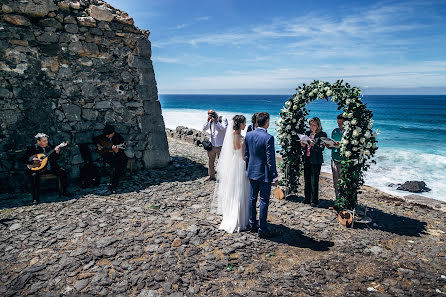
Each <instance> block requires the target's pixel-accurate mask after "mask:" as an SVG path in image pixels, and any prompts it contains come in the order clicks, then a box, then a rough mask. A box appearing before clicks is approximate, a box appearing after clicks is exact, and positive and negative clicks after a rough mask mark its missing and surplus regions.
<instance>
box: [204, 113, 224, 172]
mask: <svg viewBox="0 0 446 297" xmlns="http://www.w3.org/2000/svg"><path fill="white" fill-rule="evenodd" d="M227 127H228V120H227V119H226V118H224V117H222V116H219V115H218V114H217V113H216V112H215V111H214V110H212V109H210V110H209V111H208V119H207V121H206V123H205V124H204V125H203V132H205V131H207V130H209V131H210V134H211V144H212V149H211V150H209V151H208V158H209V169H208V174H209V175H208V176H207V177H206V181H209V180H215V160H216V159H217V158H218V157H219V156H220V152H221V147H222V145H223V140H224V139H225V133H226V128H227Z"/></svg>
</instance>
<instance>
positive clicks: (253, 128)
mask: <svg viewBox="0 0 446 297" xmlns="http://www.w3.org/2000/svg"><path fill="white" fill-rule="evenodd" d="M258 114H259V113H258V112H256V113H255V114H253V115H252V117H251V123H252V124H251V125H249V126H248V129H247V131H246V133H248V132H251V131H253V130H255V129H256V128H257V124H256V118H257V115H258Z"/></svg>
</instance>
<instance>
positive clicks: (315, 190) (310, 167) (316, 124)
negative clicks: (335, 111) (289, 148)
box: [301, 117, 327, 207]
mask: <svg viewBox="0 0 446 297" xmlns="http://www.w3.org/2000/svg"><path fill="white" fill-rule="evenodd" d="M309 124H310V131H307V132H305V135H307V136H308V137H310V139H311V141H309V143H307V142H305V143H304V142H301V145H302V147H304V179H305V200H304V203H306V204H310V203H311V206H315V207H317V206H318V204H319V175H320V173H321V166H322V163H324V159H323V156H322V152H323V150H324V148H325V146H324V144H323V142H322V140H321V137H327V133H325V132H323V131H322V124H321V120H320V119H319V118H317V117H314V118H312V119H311V120H310V122H309Z"/></svg>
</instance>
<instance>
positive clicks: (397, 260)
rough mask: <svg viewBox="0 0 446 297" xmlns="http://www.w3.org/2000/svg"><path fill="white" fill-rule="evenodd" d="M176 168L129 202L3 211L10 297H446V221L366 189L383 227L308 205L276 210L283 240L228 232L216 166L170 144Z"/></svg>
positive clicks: (127, 195) (324, 180)
mask: <svg viewBox="0 0 446 297" xmlns="http://www.w3.org/2000/svg"><path fill="white" fill-rule="evenodd" d="M169 147H170V153H171V155H172V157H173V162H172V164H171V165H170V166H169V167H168V168H166V169H163V170H151V171H150V172H141V173H139V174H136V175H134V176H133V177H131V178H128V179H127V180H126V181H125V185H124V186H123V188H122V191H121V193H118V194H116V195H110V196H107V195H106V187H105V185H102V186H101V187H99V188H97V189H85V190H84V189H77V188H74V189H73V190H75V192H76V193H75V196H74V197H73V198H71V199H68V200H63V201H60V200H58V198H57V197H54V196H52V194H47V195H45V196H44V197H42V203H41V204H39V205H37V206H32V205H29V202H30V201H31V198H30V196H28V195H15V196H8V197H6V195H3V196H2V197H3V199H2V200H1V201H0V207H1V210H0V223H1V224H0V239H1V243H0V296H25V295H34V296H92V295H99V296H141V297H143V296H146V297H148V296H444V295H443V294H444V293H443V292H446V254H445V249H446V244H445V240H446V234H445V232H446V226H445V221H446V213H445V212H442V211H440V210H434V209H431V208H428V207H421V206H417V205H414V204H411V203H407V202H404V201H402V200H401V199H399V198H397V197H392V196H389V195H388V194H385V193H382V192H380V191H378V190H375V189H372V188H369V187H365V188H364V190H365V191H364V193H363V194H361V196H360V198H359V201H360V203H362V204H366V205H367V206H368V207H369V215H370V216H371V217H372V218H373V220H374V223H372V224H370V225H359V224H357V225H356V226H355V228H353V229H346V228H345V227H342V226H341V225H340V224H339V223H338V222H337V221H336V219H335V213H334V212H333V211H330V210H328V206H329V205H331V203H332V197H333V195H334V193H333V190H332V184H331V181H330V177H329V176H328V175H323V176H322V177H321V198H322V200H321V207H320V208H311V207H309V206H307V205H304V204H302V203H301V201H302V198H301V197H299V196H293V197H289V198H288V199H286V200H280V201H279V200H276V199H272V200H271V206H270V211H269V221H270V223H271V226H272V228H273V229H275V230H276V231H278V232H280V233H281V235H280V236H278V237H277V238H273V239H271V240H263V239H259V238H258V236H256V235H254V234H251V233H248V232H242V233H239V234H226V233H224V232H222V231H219V230H218V225H219V221H220V218H219V217H218V216H215V215H212V214H210V213H209V205H210V197H211V194H212V192H213V188H214V183H213V182H205V181H204V177H205V175H206V168H205V164H206V155H205V152H204V151H203V150H202V149H201V148H198V147H196V146H194V145H191V144H186V143H182V142H180V141H178V140H173V139H169Z"/></svg>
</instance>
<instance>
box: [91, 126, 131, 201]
mask: <svg viewBox="0 0 446 297" xmlns="http://www.w3.org/2000/svg"><path fill="white" fill-rule="evenodd" d="M93 142H94V143H95V144H96V146H97V148H98V151H99V153H100V154H101V155H102V158H103V160H104V161H105V162H106V163H108V164H110V166H111V167H112V170H113V173H112V176H111V178H110V186H109V190H110V192H111V193H112V194H115V193H116V191H117V188H118V185H119V179H120V178H121V177H123V176H124V175H125V169H126V167H127V156H126V155H125V153H124V149H123V148H124V147H125V140H124V137H122V135H121V134H119V133H118V132H115V127H113V126H112V125H108V124H107V125H105V127H104V129H103V130H102V134H101V135H99V136H96V137H94V138H93Z"/></svg>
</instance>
